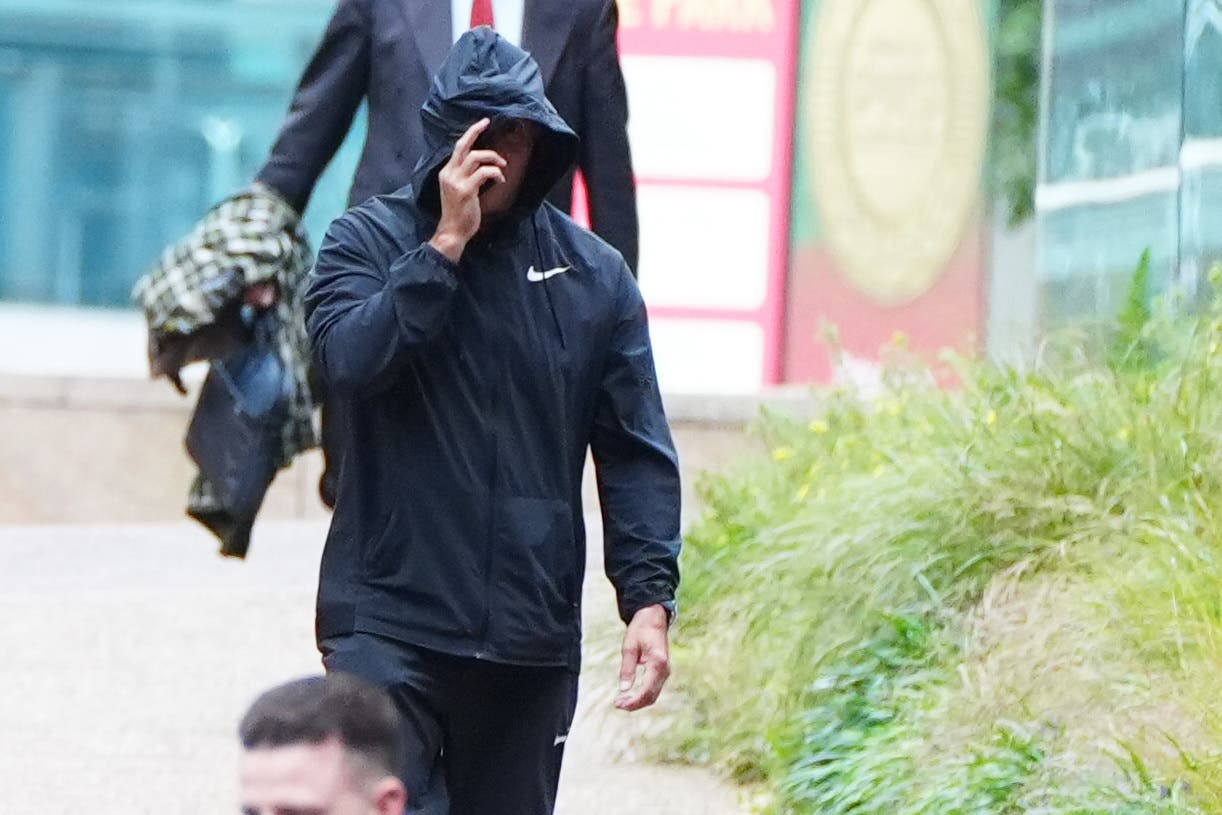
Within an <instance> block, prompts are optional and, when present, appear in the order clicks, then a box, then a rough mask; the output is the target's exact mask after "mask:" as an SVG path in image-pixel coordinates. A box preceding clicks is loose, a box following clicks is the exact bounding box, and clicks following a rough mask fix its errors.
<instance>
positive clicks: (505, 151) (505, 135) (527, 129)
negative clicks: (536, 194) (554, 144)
mask: <svg viewBox="0 0 1222 815" xmlns="http://www.w3.org/2000/svg"><path fill="white" fill-rule="evenodd" d="M541 130H542V128H541V127H540V126H539V125H537V124H535V123H534V122H531V121H527V120H525V119H508V120H506V121H504V122H500V123H495V124H493V125H492V126H491V127H489V128H488V129H487V130H486V131H484V133H483V135H482V136H480V138H479V140H478V141H476V143H475V147H476V149H477V150H493V151H495V152H496V153H498V154H499V155H500V156H501V158H503V159H505V168H504V171H503V172H504V174H505V183H503V184H490V185H488V186H487V187H486V188H485V189H484V190H483V191H482V192H481V193H480V196H479V206H480V212H481V214H483V215H484V216H485V217H491V218H496V217H497V216H498V215H503V214H505V213H506V212H508V211H509V210H510V209H511V208H512V207H513V205H514V204H515V203H516V202H517V200H518V196H519V194H520V193H521V192H522V184H523V182H524V181H525V180H526V171H527V168H529V167H530V160H531V156H532V155H533V154H534V149H535V144H537V143H538V141H539V133H540V131H541Z"/></svg>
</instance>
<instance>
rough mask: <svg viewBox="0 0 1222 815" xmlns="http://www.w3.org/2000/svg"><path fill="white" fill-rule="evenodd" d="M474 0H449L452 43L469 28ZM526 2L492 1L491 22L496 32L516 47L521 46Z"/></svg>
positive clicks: (518, 0)
mask: <svg viewBox="0 0 1222 815" xmlns="http://www.w3.org/2000/svg"><path fill="white" fill-rule="evenodd" d="M473 5H475V0H450V23H451V25H452V26H453V28H454V41H455V42H458V38H459V37H461V36H462V35H463V32H464V31H466V30H467V29H468V28H470V27H471V7H472V6H473ZM525 7H526V0H492V21H493V23H494V24H495V27H496V31H497V33H498V34H500V35H501V36H502V37H504V38H505V39H507V40H509V41H510V42H511V43H513V44H514V45H517V46H519V47H520V46H521V45H522V17H523V14H524V11H525Z"/></svg>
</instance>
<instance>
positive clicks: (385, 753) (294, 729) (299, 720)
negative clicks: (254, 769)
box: [238, 673, 406, 775]
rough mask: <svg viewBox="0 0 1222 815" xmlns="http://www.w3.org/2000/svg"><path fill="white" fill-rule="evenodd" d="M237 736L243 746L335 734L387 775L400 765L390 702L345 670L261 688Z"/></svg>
mask: <svg viewBox="0 0 1222 815" xmlns="http://www.w3.org/2000/svg"><path fill="white" fill-rule="evenodd" d="M238 735H239V736H240V738H241V740H242V746H243V747H244V748H245V749H247V750H254V749H257V748H260V747H285V746H288V745H290V744H320V743H322V742H324V741H326V740H327V739H330V738H338V739H339V740H340V742H341V743H342V744H343V745H344V747H345V748H346V749H347V750H348V751H349V752H351V753H354V754H355V755H356V756H359V757H360V758H362V759H364V761H365V762H367V763H368V764H370V765H371V766H372V768H373V769H374V770H375V771H378V772H385V773H386V774H387V775H398V774H399V772H400V770H401V769H402V767H403V765H404V763H405V752H406V750H405V744H404V736H403V729H402V727H401V726H400V721H399V713H398V711H396V710H395V705H394V702H392V701H391V699H390V696H389V695H388V694H387V693H386V692H385V691H384V690H382V689H381V688H377V687H374V686H373V685H370V684H369V683H367V682H365V681H363V680H361V679H358V678H357V677H355V676H351V675H348V674H341V673H334V674H328V675H327V676H310V677H306V678H304V679H297V680H294V681H292V682H287V683H285V684H283V685H279V686H277V687H275V688H272V689H271V690H269V691H266V692H265V693H263V694H262V695H261V696H260V697H259V698H258V699H256V700H255V701H254V704H252V705H251V706H250V709H249V710H247V711H246V715H245V716H243V717H242V722H241V724H239V725H238Z"/></svg>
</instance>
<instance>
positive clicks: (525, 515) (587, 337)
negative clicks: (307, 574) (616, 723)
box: [306, 28, 680, 815]
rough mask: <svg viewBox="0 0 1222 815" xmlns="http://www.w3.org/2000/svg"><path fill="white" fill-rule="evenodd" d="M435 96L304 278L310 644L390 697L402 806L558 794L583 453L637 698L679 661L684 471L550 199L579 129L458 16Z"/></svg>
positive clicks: (613, 293) (579, 556)
mask: <svg viewBox="0 0 1222 815" xmlns="http://www.w3.org/2000/svg"><path fill="white" fill-rule="evenodd" d="M422 116H423V124H424V131H425V133H426V136H427V139H428V143H429V152H428V154H427V155H426V156H425V157H424V158H423V159H422V160H421V161H420V163H419V164H418V165H417V168H416V172H415V175H414V179H413V181H412V183H411V184H410V185H409V186H407V187H405V188H403V189H401V190H399V191H398V192H396V193H394V194H391V195H386V196H380V197H377V198H373V199H371V200H369V201H367V202H366V203H364V204H362V205H360V206H358V207H355V208H354V209H352V210H349V211H348V212H347V213H346V214H345V215H344V216H342V217H341V218H339V219H338V220H337V221H335V223H333V224H332V226H331V229H330V230H329V231H328V233H327V236H326V238H325V239H324V241H323V244H322V247H321V251H320V254H319V258H318V263H317V266H316V269H315V272H314V277H313V279H312V281H311V285H310V288H309V292H308V294H307V300H306V310H307V319H308V328H309V333H310V337H311V340H312V342H313V345H314V352H315V356H316V360H317V362H318V364H319V365H320V366H321V368H322V370H323V373H324V375H325V377H326V379H327V381H328V383H329V384H330V386H331V388H332V392H333V394H334V395H335V398H338V399H341V400H342V402H343V410H342V414H343V415H344V416H345V422H344V424H343V427H342V431H341V432H342V433H343V440H344V446H345V449H346V451H347V453H346V455H345V459H344V463H343V468H342V471H341V472H340V475H339V479H338V494H337V501H336V507H335V514H334V517H333V520H332V525H331V531H330V534H329V536H328V540H327V546H326V549H325V552H324V554H323V563H322V572H321V577H320V582H319V593H318V618H317V628H318V637H319V646H320V649H321V650H322V652H323V659H324V663H325V664H326V666H327V668H328V670H330V671H344V672H348V673H352V674H355V675H358V676H361V677H363V678H365V679H367V680H370V681H372V682H374V683H376V684H378V685H380V686H382V687H384V688H386V689H388V690H389V691H390V693H391V695H392V696H393V697H394V699H395V701H396V703H397V705H398V707H399V709H400V712H401V713H402V714H403V718H404V721H405V726H406V727H407V730H408V737H409V739H408V740H409V742H410V744H411V745H412V748H411V751H410V753H411V755H410V757H409V760H408V763H407V766H406V767H405V768H404V780H405V781H406V783H407V786H408V789H410V790H411V791H412V809H411V811H412V812H427V813H451V814H452V815H496V814H497V813H514V815H535V813H550V812H551V811H552V807H553V803H554V800H555V793H556V785H557V780H558V778H559V772H560V761H561V757H562V755H563V749H564V742H565V740H566V738H567V736H568V729H569V726H570V724H571V722H572V717H573V711H574V707H575V703H576V690H577V671H578V668H579V663H580V652H581V595H582V576H583V573H584V564H585V529H584V524H583V519H582V507H581V478H582V470H583V465H584V462H585V456H586V452H587V450H592V452H593V455H594V461H595V467H596V471H597V476H598V488H599V495H600V503H601V506H602V513H603V527H604V552H605V564H606V570H607V575H608V577H609V578H610V580H611V582H612V584H613V585H614V587H615V589H616V594H617V598H618V602H619V611H620V614H621V616H622V618H623V619H624V621H625V622H626V623H627V624H628V629H627V632H626V634H625V639H624V648H623V661H622V665H621V670H620V691H621V695H620V697H619V698H618V700H617V706H618V707H620V708H622V709H625V710H636V709H639V708H642V707H645V706H647V705H649V704H652V703H653V702H654V701H655V700H656V699H657V697H658V694H659V693H660V691H661V689H662V685H663V683H664V682H665V681H666V678H667V675H668V672H669V657H668V641H667V629H668V625H669V621H670V618H671V616H672V615H673V612H674V596H675V589H676V587H677V584H678V580H679V574H678V566H677V558H678V554H679V548H680V538H679V476H678V465H677V462H676V458H675V453H674V448H673V445H672V443H671V438H670V431H669V429H668V426H667V422H666V417H665V414H664V412H663V409H662V403H661V398H660V395H659V393H658V387H657V384H656V381H655V374H654V365H653V355H652V350H651V347H650V341H649V332H648V327H647V324H646V315H645V306H644V303H643V301H642V299H641V295H640V292H639V290H638V289H637V286H636V283H635V281H634V280H633V278H632V275H631V274H630V272H629V270H628V267H627V265H626V264H625V263H624V260H623V258H622V257H621V256H620V255H619V253H618V252H616V251H615V250H614V249H612V248H611V247H610V246H609V245H607V244H606V243H604V242H603V241H602V240H600V239H599V238H597V237H595V236H594V235H593V234H592V233H590V232H588V231H586V230H583V229H581V228H580V227H578V226H577V225H576V224H574V223H573V222H572V221H571V220H570V219H569V218H568V217H567V216H565V215H564V214H562V213H561V212H560V211H559V210H557V209H556V208H555V207H553V206H551V205H550V204H546V203H544V198H545V196H546V195H547V193H548V190H549V189H550V188H551V186H552V184H553V183H554V182H555V181H556V179H558V178H561V177H562V176H563V175H564V174H565V173H566V172H567V171H568V169H569V168H570V167H571V166H572V163H573V160H574V156H575V155H576V151H577V139H576V137H575V136H574V134H573V132H572V130H570V129H569V127H568V126H567V125H566V124H565V122H564V121H563V119H561V118H560V116H559V115H558V114H557V113H556V111H555V109H554V108H553V107H552V105H551V104H550V103H549V102H548V100H547V98H546V97H545V95H544V92H543V86H542V82H541V81H540V79H539V73H538V68H537V66H536V65H535V63H534V61H533V60H532V59H531V58H530V57H529V56H528V55H527V54H526V53H525V52H523V51H521V50H519V49H518V48H516V47H515V46H513V45H511V44H510V43H508V42H507V41H505V40H503V39H502V38H500V37H499V36H498V35H497V34H496V33H495V32H493V31H492V30H491V29H488V28H478V29H475V30H474V31H471V32H468V33H467V34H464V35H463V36H462V37H461V38H460V40H459V41H458V43H457V44H456V45H455V47H454V49H453V51H451V53H450V55H449V57H448V58H447V59H446V61H445V63H444V64H443V65H442V67H441V70H440V73H439V74H438V76H437V78H436V79H435V81H434V83H433V88H432V91H431V93H430V95H429V98H428V100H427V101H426V103H425V105H424V109H423V111H422ZM638 674H639V675H638Z"/></svg>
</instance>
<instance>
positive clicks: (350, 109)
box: [256, 0, 371, 212]
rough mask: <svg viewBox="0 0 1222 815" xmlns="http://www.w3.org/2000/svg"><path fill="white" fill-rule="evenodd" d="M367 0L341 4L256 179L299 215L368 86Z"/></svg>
mask: <svg viewBox="0 0 1222 815" xmlns="http://www.w3.org/2000/svg"><path fill="white" fill-rule="evenodd" d="M370 28H371V21H370V17H369V0H340V3H339V6H338V7H337V8H336V10H335V14H334V16H333V17H332V18H331V22H330V24H329V25H328V26H327V30H326V32H325V33H324V34H323V38H322V43H321V44H320V45H319V46H318V50H317V51H315V52H314V56H313V57H312V58H311V59H310V62H309V64H308V65H307V66H306V69H305V73H304V74H303V75H302V77H301V81H300V83H299V84H298V86H297V91H296V93H295V94H294V96H293V101H292V104H291V106H290V107H289V112H288V116H287V117H286V119H285V121H284V125H283V126H282V127H281V130H280V135H279V136H278V137H277V139H276V143H275V145H274V146H273V147H272V151H271V155H270V156H269V157H268V159H267V163H266V164H264V165H263V169H262V170H260V171H259V174H258V176H256V180H257V181H261V182H263V183H264V184H266V185H267V186H269V187H271V188H272V189H274V190H275V191H276V192H278V193H280V195H281V196H283V197H284V199H285V200H286V201H288V202H289V203H290V204H291V205H292V206H293V208H294V209H296V210H297V211H298V212H304V211H305V208H306V204H308V203H309V201H310V195H311V193H313V191H314V185H315V183H316V182H317V181H318V177H319V176H321V175H322V173H323V170H325V169H326V168H327V165H328V164H329V163H330V162H331V159H332V158H334V157H335V153H336V151H338V150H339V147H340V145H341V144H343V142H344V137H345V136H347V134H348V130H349V128H351V127H352V120H353V117H355V116H356V111H357V108H359V107H360V104H361V100H362V99H364V98H365V93H366V91H367V90H368V86H369V52H370Z"/></svg>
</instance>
